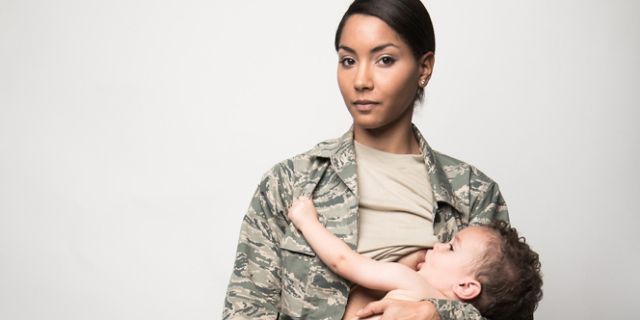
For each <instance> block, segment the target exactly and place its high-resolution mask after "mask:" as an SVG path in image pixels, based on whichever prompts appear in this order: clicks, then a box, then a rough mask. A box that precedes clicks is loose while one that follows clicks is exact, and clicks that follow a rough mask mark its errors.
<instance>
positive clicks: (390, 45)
mask: <svg viewBox="0 0 640 320" xmlns="http://www.w3.org/2000/svg"><path fill="white" fill-rule="evenodd" d="M387 47H396V48H398V46H397V45H395V44H393V43H391V42H389V43H385V44H381V45H379V46H376V47H375V48H373V49H371V50H370V53H376V52H378V51H382V50H384V49H385V48H387ZM338 49H342V50H344V51H348V52H351V53H354V54H355V53H356V50H354V49H352V48H349V47H347V46H345V45H343V44H341V45H339V46H338Z"/></svg>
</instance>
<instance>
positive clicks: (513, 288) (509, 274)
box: [468, 221, 542, 320]
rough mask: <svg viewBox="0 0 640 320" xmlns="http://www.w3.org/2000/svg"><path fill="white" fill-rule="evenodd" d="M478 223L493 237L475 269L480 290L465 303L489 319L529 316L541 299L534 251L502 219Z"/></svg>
mask: <svg viewBox="0 0 640 320" xmlns="http://www.w3.org/2000/svg"><path fill="white" fill-rule="evenodd" d="M480 226H482V227H485V228H487V229H488V231H489V232H491V233H492V234H493V235H494V237H491V240H489V242H488V244H487V251H486V252H485V255H484V257H483V259H482V260H481V261H480V263H479V267H478V269H477V270H476V279H477V280H478V281H479V282H480V283H481V284H482V289H481V292H480V294H479V295H478V296H477V297H476V298H474V299H472V300H471V301H468V302H470V303H471V304H473V305H474V306H475V307H476V308H477V309H478V311H480V313H481V314H482V316H484V317H486V318H489V319H491V320H502V319H517V320H525V319H526V320H530V319H533V312H534V311H535V310H536V308H537V307H538V302H539V301H540V300H541V299H542V275H541V273H540V260H539V259H538V254H537V253H535V252H534V251H533V250H531V248H529V245H528V244H527V243H526V242H525V239H524V238H523V237H520V236H518V232H517V231H516V229H514V228H512V227H510V226H509V224H508V223H506V222H504V221H496V222H493V223H491V224H488V225H480Z"/></svg>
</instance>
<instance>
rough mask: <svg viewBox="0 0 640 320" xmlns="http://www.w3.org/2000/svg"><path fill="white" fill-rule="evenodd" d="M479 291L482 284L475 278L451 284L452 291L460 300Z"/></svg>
mask: <svg viewBox="0 0 640 320" xmlns="http://www.w3.org/2000/svg"><path fill="white" fill-rule="evenodd" d="M480 291H482V285H481V284H480V282H478V280H475V279H467V280H464V281H463V282H462V283H458V284H457V285H454V286H453V293H455V295H456V296H457V297H458V299H460V300H462V301H466V300H471V299H473V298H475V297H477V296H478V295H479V294H480Z"/></svg>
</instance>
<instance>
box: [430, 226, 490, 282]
mask: <svg viewBox="0 0 640 320" xmlns="http://www.w3.org/2000/svg"><path fill="white" fill-rule="evenodd" d="M490 239H491V234H490V231H488V230H486V229H485V228H482V227H473V226H472V227H468V228H466V229H463V230H462V231H460V232H458V234H456V236H455V237H454V238H453V240H452V241H451V242H449V243H438V244H436V245H435V246H434V247H433V249H431V250H429V251H427V254H426V255H425V261H424V263H422V264H420V265H419V270H418V273H420V274H421V275H422V277H423V278H425V280H427V282H428V283H429V285H431V286H432V287H433V288H435V289H437V290H439V291H440V292H443V293H444V292H448V291H449V290H451V289H452V288H453V286H456V285H458V284H460V283H463V282H464V280H465V279H469V278H471V279H474V275H475V271H476V269H477V267H478V263H479V261H480V260H481V259H482V257H483V256H484V253H485V251H486V249H487V244H488V243H489V240H490Z"/></svg>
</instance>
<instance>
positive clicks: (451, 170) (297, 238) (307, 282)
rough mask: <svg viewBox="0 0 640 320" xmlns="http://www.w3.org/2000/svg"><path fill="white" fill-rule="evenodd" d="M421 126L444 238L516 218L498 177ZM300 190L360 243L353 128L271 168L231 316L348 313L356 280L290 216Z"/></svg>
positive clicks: (455, 312)
mask: <svg viewBox="0 0 640 320" xmlns="http://www.w3.org/2000/svg"><path fill="white" fill-rule="evenodd" d="M414 131H415V133H416V135H417V137H418V140H419V142H420V147H421V149H422V154H423V155H424V158H425V163H426V165H427V168H428V174H429V179H430V181H431V185H432V189H433V195H434V200H435V205H434V206H435V208H434V210H433V212H434V223H433V229H434V232H435V234H436V236H437V237H438V239H439V240H440V241H441V242H446V241H449V240H450V239H451V238H452V235H453V234H454V233H455V232H456V231H457V230H459V229H461V228H463V227H465V226H466V225H468V224H475V223H486V222H488V221H490V220H494V219H502V220H507V219H508V213H507V207H506V205H505V203H504V200H503V198H502V195H501V194H500V191H499V189H498V186H497V184H496V183H495V182H493V181H492V180H491V179H490V178H488V177H487V176H485V175H484V174H483V173H482V172H480V171H479V170H477V169H476V168H474V167H472V166H470V165H468V164H466V163H464V162H461V161H459V160H456V159H453V158H451V157H448V156H446V155H443V154H441V153H438V152H436V151H434V150H432V149H431V148H430V147H429V146H428V145H427V143H426V141H425V139H424V138H423V137H422V135H421V134H420V132H419V131H418V130H417V128H415V127H414ZM300 195H306V196H310V197H312V198H313V201H314V203H315V205H316V207H317V210H318V215H319V219H320V220H321V222H322V223H323V224H324V225H325V226H326V228H327V229H328V230H330V231H331V232H333V233H334V234H335V235H337V236H338V237H339V238H341V239H343V240H344V241H345V242H346V243H347V244H349V246H351V247H352V248H354V249H355V248H356V246H357V239H358V234H357V232H358V186H357V183H356V161H355V154H354V147H353V132H352V131H351V130H350V131H349V132H347V133H345V134H344V135H343V136H342V137H341V138H338V139H333V140H328V141H325V142H322V143H320V144H318V145H317V146H316V147H314V148H313V149H311V150H310V151H308V152H305V153H303V154H300V155H297V156H295V157H293V158H291V159H287V160H285V161H283V162H281V163H279V164H277V165H276V166H274V167H273V168H272V169H271V170H270V171H269V172H267V173H266V174H265V176H264V177H263V179H262V181H261V183H260V185H259V186H258V188H257V190H256V192H255V194H254V196H253V199H252V200H251V204H250V206H249V209H248V212H247V214H246V215H245V217H244V220H243V222H242V227H241V230H240V238H239V241H238V248H237V253H236V261H235V266H234V270H233V273H232V275H231V280H230V281H229V287H228V289H227V295H226V299H225V305H224V311H223V318H224V319H341V318H342V314H343V312H344V308H345V305H346V303H347V297H348V295H349V287H350V283H349V282H348V281H347V280H345V279H342V278H341V277H339V276H338V275H336V274H334V273H333V272H332V271H331V270H329V268H328V267H326V266H325V265H324V264H323V263H322V262H321V261H320V259H318V258H317V257H316V256H315V254H314V252H313V251H312V250H311V248H310V247H309V246H308V245H307V243H306V242H305V240H304V237H302V235H301V234H300V233H299V232H298V231H297V230H296V228H295V227H294V226H293V224H292V223H290V221H289V220H288V218H287V208H288V207H289V206H290V204H291V201H292V199H295V198H297V197H298V196H300ZM390 232H393V231H390ZM398 232H401V231H400V230H398ZM431 301H432V302H433V303H434V304H435V305H436V308H437V309H438V313H439V314H440V317H441V319H442V320H446V319H482V317H481V316H480V314H479V313H478V311H477V310H476V309H475V308H474V307H473V306H471V305H470V304H465V303H461V302H457V301H449V300H436V299H433V300H431Z"/></svg>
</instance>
